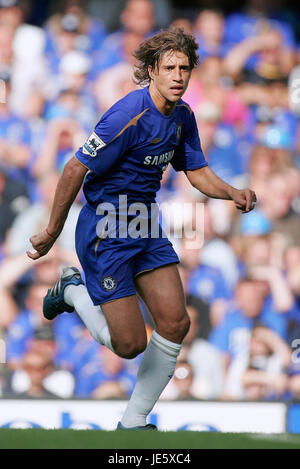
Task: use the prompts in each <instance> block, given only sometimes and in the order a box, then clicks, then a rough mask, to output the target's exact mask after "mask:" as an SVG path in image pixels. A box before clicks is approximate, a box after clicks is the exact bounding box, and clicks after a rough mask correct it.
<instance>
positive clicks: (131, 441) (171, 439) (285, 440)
mask: <svg viewBox="0 0 300 469" xmlns="http://www.w3.org/2000/svg"><path fill="white" fill-rule="evenodd" d="M178 448H179V449H194V448H197V449H295V448H298V449H299V448H300V435H292V434H288V433H285V434H273V435H262V434H249V433H248V434H247V433H214V432H121V431H115V432H106V431H97V430H43V429H24V430H20V429H0V449H178Z"/></svg>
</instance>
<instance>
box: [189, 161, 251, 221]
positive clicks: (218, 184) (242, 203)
mask: <svg viewBox="0 0 300 469" xmlns="http://www.w3.org/2000/svg"><path fill="white" fill-rule="evenodd" d="M185 173H186V176H187V178H188V180H189V182H190V183H191V184H192V186H193V187H195V188H196V189H198V190H199V191H200V192H202V193H203V194H205V195H207V196H208V197H212V198H215V199H224V200H233V202H234V203H235V206H236V208H237V209H239V210H242V211H243V213H247V212H250V211H251V210H252V209H253V208H254V207H255V203H256V195H255V192H254V191H252V190H251V189H242V190H240V189H235V188H234V187H232V186H230V185H229V184H227V183H226V182H225V181H223V180H222V179H220V178H219V177H218V176H217V175H216V174H215V173H214V172H213V171H212V170H211V169H210V168H209V167H208V166H204V167H202V168H199V169H194V170H192V171H186V172H185Z"/></svg>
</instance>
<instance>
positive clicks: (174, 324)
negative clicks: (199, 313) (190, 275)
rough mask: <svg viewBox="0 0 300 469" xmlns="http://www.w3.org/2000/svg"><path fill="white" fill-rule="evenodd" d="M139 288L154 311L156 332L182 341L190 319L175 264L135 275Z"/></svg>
mask: <svg viewBox="0 0 300 469" xmlns="http://www.w3.org/2000/svg"><path fill="white" fill-rule="evenodd" d="M135 283H136V289H137V292H138V293H139V295H140V296H141V298H142V300H143V301H144V302H145V304H146V305H147V307H148V309H149V311H150V312H151V314H152V316H153V319H154V322H155V325H156V328H155V330H156V332H157V333H158V334H159V335H161V336H162V337H164V338H165V339H167V340H169V341H171V342H175V343H177V344H181V343H182V341H183V339H184V337H185V336H186V334H187V332H188V330H189V326H190V320H189V316H188V314H187V311H186V308H185V297H184V292H183V287H182V283H181V279H180V276H179V272H178V269H177V265H176V264H171V265H166V266H163V267H160V268H157V269H155V270H152V271H150V272H148V273H144V274H143V273H142V274H141V275H139V276H138V277H137V278H136V282H135Z"/></svg>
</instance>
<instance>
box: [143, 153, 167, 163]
mask: <svg viewBox="0 0 300 469" xmlns="http://www.w3.org/2000/svg"><path fill="white" fill-rule="evenodd" d="M173 156H174V150H172V151H167V153H163V154H162V155H156V156H151V155H148V156H145V159H144V164H146V165H149V164H151V165H158V164H163V163H169V161H171V159H172V158H173Z"/></svg>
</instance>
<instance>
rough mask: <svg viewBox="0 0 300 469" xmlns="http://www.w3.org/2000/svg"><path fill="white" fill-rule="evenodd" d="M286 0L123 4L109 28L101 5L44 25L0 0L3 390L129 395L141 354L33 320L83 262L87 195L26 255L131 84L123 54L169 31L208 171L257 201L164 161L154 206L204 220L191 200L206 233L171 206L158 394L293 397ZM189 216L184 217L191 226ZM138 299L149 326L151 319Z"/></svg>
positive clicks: (295, 225)
mask: <svg viewBox="0 0 300 469" xmlns="http://www.w3.org/2000/svg"><path fill="white" fill-rule="evenodd" d="M106 3H107V2H106ZM114 3H116V2H111V3H110V5H111V6H112V5H114ZM271 3H272V2H271ZM277 3H278V2H277ZM279 3H280V2H279ZM281 3H282V7H281V9H279V10H277V11H276V12H273V11H272V8H271V7H270V2H268V1H267V0H260V1H259V2H258V1H255V0H249V1H248V2H247V3H244V4H243V6H241V8H240V10H237V11H235V12H233V13H230V14H226V15H225V14H224V13H223V12H222V10H221V9H208V8H202V9H200V7H197V8H195V9H194V10H193V11H192V12H189V14H185V11H184V10H183V11H181V12H179V11H178V10H176V9H174V8H172V6H174V5H173V3H172V2H171V1H169V0H165V1H160V2H152V1H151V0H127V1H126V2H124V5H123V9H122V12H121V14H120V16H119V27H118V29H116V30H113V31H112V30H111V29H110V28H109V27H108V23H107V21H105V20H107V18H109V12H108V11H107V8H106V9H105V8H103V9H102V8H100V6H101V5H102V6H103V5H104V2H101V1H100V2H96V1H94V2H93V1H91V2H82V1H80V0H67V1H64V2H60V6H61V9H60V11H59V9H57V12H56V13H55V14H53V15H51V16H50V17H49V18H48V19H47V21H46V22H45V23H44V24H43V25H42V26H41V27H38V26H33V25H32V24H28V23H27V17H28V14H29V11H28V8H26V2H25V1H24V2H22V1H17V0H0V341H2V342H1V343H2V344H3V343H4V342H5V346H6V362H7V363H6V364H2V365H1V364H0V396H11V395H14V396H20V397H25V396H26V397H34V398H43V397H57V398H69V397H73V396H75V397H89V398H96V399H106V398H122V397H125V398H126V397H128V395H130V393H131V391H132V389H133V386H134V383H135V377H136V373H137V368H138V365H139V362H140V357H138V358H136V359H134V360H124V359H121V358H119V357H117V356H116V355H114V354H113V353H112V352H110V351H109V350H108V349H106V348H105V347H102V346H100V345H99V344H98V343H96V342H95V341H94V340H93V339H92V338H91V336H90V334H89V332H88V331H87V330H86V328H85V327H84V325H83V324H82V322H81V321H80V319H79V317H78V316H77V315H76V314H68V313H64V314H62V315H60V316H59V317H58V318H57V319H56V320H55V321H54V322H49V321H47V320H46V319H44V318H43V316H42V314H41V311H42V302H43V297H44V296H45V294H46V292H47V289H48V288H50V287H52V286H53V284H54V283H55V282H56V281H57V280H58V278H59V276H60V273H61V269H62V267H63V266H64V265H75V266H78V267H80V266H79V264H78V259H77V256H76V253H75V247H74V232H75V226H76V221H77V217H78V214H79V211H80V209H81V207H82V205H83V204H84V197H83V195H82V193H80V194H79V196H78V198H77V200H76V203H75V204H74V205H73V207H72V209H71V211H70V215H69V217H68V220H67V223H66V225H65V228H64V230H63V232H62V234H61V236H60V238H59V240H58V242H57V243H56V245H55V246H54V248H53V249H52V250H51V252H50V253H49V254H48V255H47V256H46V257H44V258H42V259H40V260H39V261H36V262H35V263H34V264H33V262H32V261H31V260H30V259H28V258H27V257H26V250H27V249H30V243H29V238H30V236H31V235H32V234H34V233H36V232H38V231H39V230H40V229H43V228H44V227H45V226H46V223H47V220H48V217H49V210H50V207H51V204H52V201H53V196H54V190H55V187H56V184H57V181H58V178H59V175H60V173H61V171H62V169H63V167H64V165H65V164H66V162H67V161H68V160H69V159H70V158H71V157H72V155H73V154H74V152H75V151H76V150H77V149H78V147H79V146H81V145H82V143H83V142H84V140H85V139H86V137H87V136H88V135H89V134H90V133H91V130H92V129H93V127H94V125H95V124H96V122H97V121H98V120H99V118H100V116H101V115H102V114H103V113H104V112H105V111H106V110H107V109H108V108H109V107H110V106H111V105H112V104H113V103H114V102H115V101H117V100H118V99H120V98H121V97H123V96H124V95H125V94H127V93H128V92H130V91H132V90H134V89H136V85H135V83H134V82H133V80H132V76H133V73H132V71H133V66H134V61H133V57H132V52H133V51H134V50H135V49H136V48H137V47H138V45H139V44H140V42H141V41H142V40H143V39H144V38H146V37H148V36H149V35H151V34H152V33H153V32H155V31H157V30H159V28H160V27H161V26H162V25H163V26H169V27H178V26H179V27H182V28H184V30H185V31H188V32H192V33H193V34H194V35H195V36H196V38H197V41H198V43H199V51H198V53H199V56H200V63H199V66H198V67H197V68H196V69H195V70H194V72H193V75H192V78H191V81H190V85H189V88H188V90H187V92H186V94H185V96H184V100H185V101H186V102H187V103H189V104H190V106H191V107H192V109H193V111H194V113H195V116H196V120H197V123H198V128H199V134H200V138H201V144H202V148H203V151H204V154H205V156H206V158H207V160H208V162H209V165H210V167H211V168H212V169H213V170H214V171H215V172H216V174H218V175H219V176H220V177H222V178H223V179H225V180H226V181H227V182H229V183H230V184H232V185H234V186H235V187H238V188H243V187H246V186H250V187H251V188H252V189H253V190H255V191H256V194H257V198H258V203H257V206H256V208H255V210H254V211H252V212H251V213H249V214H246V215H241V214H240V213H238V212H237V211H236V210H235V208H234V206H233V204H232V203H231V202H229V201H221V200H213V199H206V198H205V197H204V196H203V195H202V194H200V193H199V192H197V191H195V190H194V189H193V188H192V187H191V186H189V185H188V183H187V180H186V178H185V175H184V174H181V173H175V171H173V170H172V168H171V167H170V168H169V169H168V170H167V171H166V172H165V174H164V178H163V181H162V189H161V191H160V193H159V196H158V201H159V203H160V204H161V205H162V206H164V207H169V208H168V209H167V211H168V210H169V211H172V210H171V209H170V207H178V204H180V205H181V206H182V204H183V203H191V204H192V206H193V207H195V213H198V212H197V210H196V208H197V207H199V206H200V207H201V210H200V212H201V213H202V215H203V218H202V220H203V224H202V225H201V233H202V235H203V236H202V238H203V242H202V241H201V240H200V241H199V239H198V242H197V243H191V242H190V237H189V233H188V232H187V231H186V230H185V231H184V233H183V237H181V239H179V238H178V237H176V236H175V234H176V232H177V231H178V226H180V225H181V224H182V223H183V220H182V219H181V218H180V216H179V215H178V213H177V217H174V219H173V220H171V223H170V226H169V229H170V237H171V240H172V242H173V243H174V247H175V249H176V250H177V252H178V254H179V256H180V260H181V263H180V265H179V269H180V275H181V278H182V282H183V286H184V290H185V293H186V296H187V310H188V313H189V315H190V318H191V328H190V331H189V333H188V335H187V337H186V339H185V341H184V344H183V348H182V351H181V353H180V356H179V361H178V364H177V367H176V370H175V374H174V377H173V378H172V380H171V381H170V383H169V385H168V386H167V388H166V389H165V391H164V393H163V395H162V399H178V398H196V399H224V400H225V399H226V400H234V399H238V400H243V399H246V400H261V399H262V400H265V399H268V400H270V399H277V400H278V399H280V400H281V399H284V400H286V399H297V398H298V397H300V229H299V227H300V223H299V222H300V172H299V170H300V146H299V144H298V141H299V130H300V125H299V124H300V120H299V118H300V94H299V91H298V90H300V53H299V52H300V49H299V43H297V41H298V42H299V41H300V37H299V31H297V29H296V25H297V21H295V15H296V13H295V14H291V12H289V11H287V10H286V9H285V7H284V4H283V2H281ZM97 5H98V7H97ZM87 6H88V7H89V8H87ZM27 7H28V5H27ZM106 7H107V4H106ZM102 11H103V17H102ZM104 12H105V17H104ZM111 14H113V10H111ZM162 15H164V16H163V18H164V20H163V21H162ZM110 20H111V18H110ZM166 204H167V205H166ZM173 204H174V205H173ZM174 210H175V212H176V209H174ZM195 213H194V212H191V214H190V218H191V220H190V222H191V223H190V226H191V227H193V226H194V225H195V226H197V228H198V225H197V223H196V221H195ZM198 215H199V213H198ZM193 223H194V225H193ZM202 238H201V239H202ZM141 307H142V310H143V314H144V316H145V319H146V321H147V327H148V333H149V335H150V333H151V329H152V328H153V323H152V320H151V315H150V314H149V312H148V311H147V310H146V308H145V306H144V305H142V304H141ZM0 358H1V357H0ZM0 363H1V360H0Z"/></svg>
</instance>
